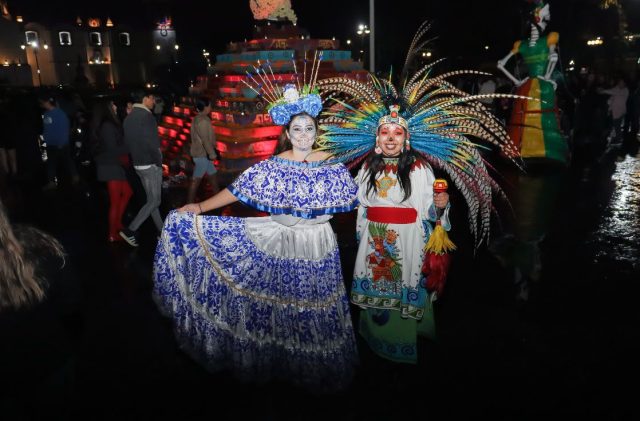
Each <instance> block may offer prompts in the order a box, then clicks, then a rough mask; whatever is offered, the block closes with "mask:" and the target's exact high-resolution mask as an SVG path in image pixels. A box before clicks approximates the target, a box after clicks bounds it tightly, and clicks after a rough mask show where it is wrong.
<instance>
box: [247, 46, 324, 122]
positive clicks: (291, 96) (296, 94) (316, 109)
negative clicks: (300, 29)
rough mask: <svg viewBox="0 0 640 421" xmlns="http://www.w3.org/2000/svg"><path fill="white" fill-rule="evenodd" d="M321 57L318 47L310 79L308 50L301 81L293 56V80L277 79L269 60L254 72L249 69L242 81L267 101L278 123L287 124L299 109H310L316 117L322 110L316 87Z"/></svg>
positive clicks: (309, 111) (303, 110)
mask: <svg viewBox="0 0 640 421" xmlns="http://www.w3.org/2000/svg"><path fill="white" fill-rule="evenodd" d="M321 61H322V51H316V52H315V54H314V56H313V63H312V65H311V72H310V74H309V83H306V80H307V52H306V51H305V53H304V69H303V74H302V82H301V81H300V80H299V76H300V75H299V74H298V71H297V67H296V61H295V59H294V58H293V57H292V62H293V72H294V74H293V77H292V80H291V81H290V82H291V83H286V84H285V85H284V86H280V84H279V83H278V82H279V81H281V79H276V76H275V75H274V73H273V69H272V68H271V64H270V63H269V62H268V61H267V63H266V64H265V65H262V64H260V61H258V67H256V66H253V69H254V72H255V75H254V74H251V73H250V72H246V73H247V76H248V77H247V80H242V82H243V83H244V84H245V85H247V86H248V87H249V88H250V89H252V90H253V91H254V92H256V93H257V94H258V95H259V96H260V97H262V98H264V99H265V100H266V101H267V111H268V112H269V115H270V116H271V120H272V121H273V122H274V123H275V124H277V125H279V126H285V125H287V124H288V123H289V121H291V117H293V116H294V115H296V114H300V113H307V114H309V115H310V116H311V117H314V118H315V117H317V116H318V114H320V111H321V110H322V98H320V95H319V92H318V90H317V89H316V88H315V84H316V80H317V78H318V70H319V69H320V62H321Z"/></svg>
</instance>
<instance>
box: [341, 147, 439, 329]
mask: <svg viewBox="0 0 640 421" xmlns="http://www.w3.org/2000/svg"><path fill="white" fill-rule="evenodd" d="M385 162H386V163H387V168H388V169H389V171H386V170H385V171H384V172H382V173H381V174H379V175H378V176H377V178H376V180H377V182H378V192H377V193H376V192H374V191H373V189H372V190H371V191H370V192H367V186H368V182H369V170H368V169H367V168H365V166H363V167H362V168H361V169H360V171H359V172H358V175H357V177H356V183H357V184H358V187H359V190H358V201H359V202H360V207H359V208H358V218H357V227H356V232H357V234H358V240H359V247H358V254H357V257H356V263H355V268H354V280H353V287H352V291H351V301H352V302H353V303H354V304H356V305H358V306H360V307H362V308H377V309H390V310H396V311H400V313H401V315H402V317H409V318H413V319H417V320H420V319H421V318H422V315H423V313H424V308H425V300H427V299H428V297H427V291H426V288H425V285H424V276H423V275H422V272H421V269H422V263H423V258H424V246H425V244H426V242H427V241H428V239H429V235H430V234H431V232H432V224H431V223H430V222H429V221H431V222H435V220H436V209H435V206H434V205H433V182H434V181H435V177H434V175H433V171H432V170H431V168H430V167H429V166H428V165H427V164H422V163H419V162H417V163H415V164H414V165H413V170H412V171H411V172H410V179H411V189H412V190H411V196H410V197H409V198H407V199H406V200H403V198H404V192H403V191H402V189H401V188H400V184H399V182H398V178H397V173H396V168H397V166H396V164H397V160H396V159H385ZM369 207H398V208H413V209H415V210H416V211H417V215H418V217H417V218H416V221H415V222H413V223H410V224H394V223H388V224H382V223H377V222H371V221H369V220H368V219H367V209H368V208H369ZM441 223H442V226H443V228H444V229H445V230H449V229H450V224H449V207H447V208H446V209H445V211H444V213H443V215H442V217H441Z"/></svg>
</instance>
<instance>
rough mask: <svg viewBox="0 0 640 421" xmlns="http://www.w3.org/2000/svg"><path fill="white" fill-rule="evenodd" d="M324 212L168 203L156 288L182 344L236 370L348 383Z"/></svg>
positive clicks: (336, 275) (210, 363)
mask: <svg viewBox="0 0 640 421" xmlns="http://www.w3.org/2000/svg"><path fill="white" fill-rule="evenodd" d="M329 218H330V217H329V216H323V217H319V218H315V219H310V220H309V219H300V218H295V217H292V216H286V215H282V216H271V217H262V218H234V217H215V216H195V215H194V214H192V213H178V212H175V211H174V212H172V213H170V214H169V216H168V217H167V219H166V221H165V225H164V229H163V231H162V237H161V240H160V242H159V243H158V248H157V251H156V256H155V263H154V298H155V299H156V302H157V304H158V305H159V307H160V308H161V310H162V311H163V312H164V313H165V314H166V315H167V316H171V317H172V318H173V322H174V329H175V333H176V336H177V339H178V342H179V343H180V346H181V347H182V348H183V349H184V350H185V351H186V352H187V353H189V354H190V355H191V356H192V357H193V358H194V359H196V360H197V361H198V362H200V363H201V364H203V365H204V366H205V367H207V368H208V369H209V370H211V371H218V370H226V369H228V370H231V371H233V373H234V374H235V375H236V376H238V377H239V378H241V379H242V380H248V381H258V382H263V381H269V380H285V381H288V382H292V383H294V384H297V385H300V386H306V387H310V388H314V389H318V388H320V389H324V390H339V389H342V388H344V387H345V386H346V385H348V383H349V381H350V379H351V377H352V374H353V368H354V365H355V363H356V362H357V351H356V346H355V338H354V333H353V327H352V322H351V316H350V313H349V303H348V299H347V296H346V292H345V287H344V282H343V277H342V271H341V267H340V257H339V253H338V248H337V242H336V239H335V234H334V233H333V231H332V229H331V226H330V224H329V223H328V222H327V221H328V219H329Z"/></svg>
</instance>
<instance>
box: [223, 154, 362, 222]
mask: <svg viewBox="0 0 640 421" xmlns="http://www.w3.org/2000/svg"><path fill="white" fill-rule="evenodd" d="M228 188H229V190H230V191H231V193H233V195H234V196H236V197H237V198H238V199H239V200H240V201H241V202H243V203H246V204H248V205H250V206H252V207H255V208H257V209H259V210H262V211H265V212H269V213H272V214H276V215H279V214H288V215H293V216H297V217H300V218H313V217H316V216H319V215H326V214H333V213H337V212H348V211H350V210H352V209H353V208H354V207H355V206H356V204H357V197H356V195H357V191H358V187H357V186H356V184H355V182H354V181H353V179H352V178H351V175H350V174H349V171H348V170H347V169H346V167H345V166H344V165H342V164H327V165H322V163H318V162H311V163H303V162H295V161H288V160H286V159H282V158H278V157H272V158H270V159H267V160H265V161H262V162H259V163H258V164H256V165H253V166H252V167H251V168H249V169H247V170H246V171H245V172H243V173H242V174H241V175H240V176H239V177H238V178H237V179H236V180H235V181H234V182H233V183H232V184H231V186H229V187H228Z"/></svg>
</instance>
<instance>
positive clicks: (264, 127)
mask: <svg viewBox="0 0 640 421" xmlns="http://www.w3.org/2000/svg"><path fill="white" fill-rule="evenodd" d="M257 3H258V2H255V1H252V2H251V7H252V11H253V14H254V18H255V19H256V20H257V21H256V24H255V25H254V30H253V36H252V38H251V39H246V40H244V41H239V42H231V43H229V44H228V45H227V49H226V51H225V52H224V53H222V54H218V55H216V57H215V63H213V64H211V65H210V66H209V67H208V73H207V75H203V76H200V77H198V78H197V80H196V83H195V84H194V87H193V88H192V93H193V94H194V96H196V95H197V96H206V97H208V98H210V99H211V100H212V105H213V111H212V113H211V120H212V124H213V127H214V131H215V133H216V139H217V146H216V150H217V152H218V162H217V163H216V164H217V168H218V175H219V179H220V182H221V183H223V184H226V183H229V182H230V181H232V180H233V179H234V178H235V177H236V176H237V175H238V174H239V173H240V172H241V171H243V170H244V169H246V168H248V167H249V166H251V165H252V164H254V163H256V162H258V161H261V160H263V159H266V158H268V157H269V156H271V155H272V154H273V153H274V151H275V148H276V145H277V142H278V137H279V135H280V132H281V130H282V126H278V125H275V124H273V123H272V121H271V118H270V116H269V114H268V112H267V110H266V104H267V101H266V100H265V99H263V98H261V97H259V96H258V95H257V93H256V92H255V91H253V90H252V89H250V88H249V87H248V86H247V85H246V84H245V83H244V82H246V81H248V80H249V79H250V78H252V77H258V76H257V72H258V71H259V72H261V74H262V75H261V76H260V77H261V78H264V81H265V83H273V84H277V85H284V84H286V83H290V82H291V81H292V80H294V78H295V76H294V73H296V71H297V72H298V73H299V74H300V75H299V76H302V73H303V72H304V69H307V71H310V69H311V66H312V62H313V61H314V60H318V59H320V57H321V61H320V63H319V67H318V68H317V78H318V79H322V78H326V77H335V76H342V77H348V78H353V79H356V80H362V81H364V80H365V79H366V78H367V75H368V72H366V71H365V70H363V69H362V63H361V62H358V61H354V60H353V59H352V58H351V51H350V50H345V49H341V46H340V42H339V41H337V40H335V39H313V38H311V37H310V36H309V34H308V33H307V31H306V30H304V29H303V28H301V27H299V26H297V22H296V18H295V14H293V12H292V11H291V10H290V9H288V8H286V7H285V8H281V9H275V10H273V11H271V12H270V11H269V10H263V9H260V8H259V7H258V6H257ZM266 3H268V5H267V6H268V7H272V4H273V3H278V2H273V1H272V2H266ZM279 3H288V2H279ZM263 72H266V73H264V74H263ZM191 102H192V101H191V99H190V98H184V99H183V101H182V104H180V105H177V106H175V107H173V110H172V113H171V114H170V115H167V116H164V118H163V121H162V123H161V125H160V127H159V131H160V135H161V137H162V147H163V152H164V155H165V161H167V162H168V163H172V164H173V165H170V166H171V167H172V168H178V170H177V171H180V170H184V171H185V172H186V173H188V172H189V169H190V168H189V167H190V159H189V157H188V156H185V154H184V151H186V150H187V149H186V148H184V146H185V145H186V144H187V142H188V141H189V128H190V124H191V119H192V117H193V113H194V111H193V106H192V105H191ZM176 162H179V164H178V165H177V166H176V165H175V163H176ZM171 172H172V173H174V172H175V171H173V169H172V171H171Z"/></svg>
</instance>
